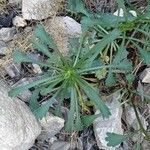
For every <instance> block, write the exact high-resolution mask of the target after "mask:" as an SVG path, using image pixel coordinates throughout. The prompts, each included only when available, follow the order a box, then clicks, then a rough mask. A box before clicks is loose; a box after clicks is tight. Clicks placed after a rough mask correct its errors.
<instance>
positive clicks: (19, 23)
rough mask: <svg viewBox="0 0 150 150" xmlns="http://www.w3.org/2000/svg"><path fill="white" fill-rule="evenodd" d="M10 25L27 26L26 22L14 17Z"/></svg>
mask: <svg viewBox="0 0 150 150" xmlns="http://www.w3.org/2000/svg"><path fill="white" fill-rule="evenodd" d="M12 23H13V25H14V26H16V27H25V26H26V25H27V22H26V21H25V20H24V19H23V18H22V17H20V16H16V17H14V18H13V20H12Z"/></svg>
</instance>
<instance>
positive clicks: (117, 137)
mask: <svg viewBox="0 0 150 150" xmlns="http://www.w3.org/2000/svg"><path fill="white" fill-rule="evenodd" d="M132 136H133V134H131V133H130V134H126V135H121V134H116V133H110V132H107V137H106V138H105V140H106V141H107V142H108V143H107V146H110V147H115V146H117V145H119V144H121V143H122V142H124V141H126V140H127V139H128V138H130V137H132Z"/></svg>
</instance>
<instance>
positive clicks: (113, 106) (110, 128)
mask: <svg viewBox="0 0 150 150" xmlns="http://www.w3.org/2000/svg"><path fill="white" fill-rule="evenodd" d="M119 98H120V94H118V93H115V94H113V96H112V97H111V98H110V101H109V102H108V103H107V106H108V107H109V108H110V111H111V116H110V117H109V118H108V119H103V118H102V117H99V118H97V119H96V120H95V121H94V123H93V127H94V133H95V137H96V141H97V145H98V147H99V148H100V149H104V150H115V149H116V147H108V146H107V141H106V140H105V138H106V133H107V132H114V133H117V134H123V129H122V124H121V117H122V107H121V106H120V103H119V102H118V99H119Z"/></svg>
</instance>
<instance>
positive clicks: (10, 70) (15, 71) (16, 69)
mask: <svg viewBox="0 0 150 150" xmlns="http://www.w3.org/2000/svg"><path fill="white" fill-rule="evenodd" d="M5 71H6V72H7V74H8V75H9V76H10V77H11V78H14V77H17V76H19V75H20V65H19V64H14V63H9V64H7V65H6V66H5Z"/></svg>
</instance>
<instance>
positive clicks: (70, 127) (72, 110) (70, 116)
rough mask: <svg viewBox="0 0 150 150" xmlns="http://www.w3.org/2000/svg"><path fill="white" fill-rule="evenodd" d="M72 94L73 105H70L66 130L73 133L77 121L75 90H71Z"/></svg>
mask: <svg viewBox="0 0 150 150" xmlns="http://www.w3.org/2000/svg"><path fill="white" fill-rule="evenodd" d="M70 92H71V103H70V110H69V113H68V120H67V122H66V125H65V130H66V131H73V130H75V127H74V120H75V100H74V99H75V96H74V94H75V93H74V89H73V88H70Z"/></svg>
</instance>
